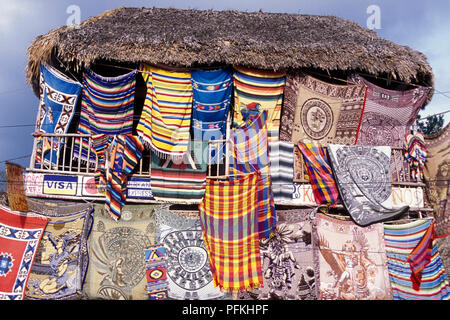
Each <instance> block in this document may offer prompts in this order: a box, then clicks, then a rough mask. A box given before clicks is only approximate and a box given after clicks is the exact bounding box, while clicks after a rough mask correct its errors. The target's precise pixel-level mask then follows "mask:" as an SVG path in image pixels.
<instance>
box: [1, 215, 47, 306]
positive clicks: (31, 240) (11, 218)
mask: <svg viewBox="0 0 450 320" xmlns="http://www.w3.org/2000/svg"><path fill="white" fill-rule="evenodd" d="M47 222H48V218H47V217H44V216H40V215H37V214H33V213H26V214H25V213H20V212H17V211H11V210H9V209H8V208H6V207H0V300H23V298H24V294H25V288H26V286H27V282H28V277H29V275H30V270H31V268H32V267H33V262H34V259H35V256H36V252H37V248H38V246H39V243H40V241H41V238H42V235H43V234H44V229H45V227H46V225H47Z"/></svg>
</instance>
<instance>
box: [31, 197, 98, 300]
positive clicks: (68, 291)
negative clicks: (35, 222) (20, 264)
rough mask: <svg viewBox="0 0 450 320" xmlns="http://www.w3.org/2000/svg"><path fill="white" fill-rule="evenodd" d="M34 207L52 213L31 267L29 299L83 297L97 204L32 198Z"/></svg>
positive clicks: (44, 214) (40, 212) (37, 210)
mask: <svg viewBox="0 0 450 320" xmlns="http://www.w3.org/2000/svg"><path fill="white" fill-rule="evenodd" d="M29 203H30V209H31V210H32V211H33V212H36V213H39V214H41V215H43V216H46V217H48V219H49V221H48V225H47V227H46V229H45V231H44V235H43V237H42V240H41V243H40V244H39V248H38V254H37V255H36V258H35V260H34V264H33V268H32V269H31V273H30V278H29V281H28V285H27V290H26V292H25V298H26V299H33V300H34V299H37V300H73V299H81V298H82V288H83V284H84V280H85V276H86V271H87V268H88V264H89V256H88V248H87V242H88V238H89V234H90V232H91V228H92V223H93V217H92V213H93V211H94V208H93V207H92V205H91V204H80V203H75V202H67V201H51V200H40V199H29Z"/></svg>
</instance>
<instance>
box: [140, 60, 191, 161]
mask: <svg viewBox="0 0 450 320" xmlns="http://www.w3.org/2000/svg"><path fill="white" fill-rule="evenodd" d="M140 71H141V72H142V77H143V78H144V81H145V82H146V84H147V94H146V96H145V102H144V107H143V109H142V114H141V118H140V119H139V123H138V125H137V128H136V130H137V133H138V134H139V135H140V136H141V138H142V139H143V141H144V143H146V144H148V145H149V146H150V147H151V148H152V149H153V151H154V152H155V153H158V154H159V156H160V157H167V156H181V155H183V154H184V153H185V152H186V151H187V149H188V146H189V130H190V126H191V115H192V94H193V93H192V83H191V74H190V72H189V71H171V70H166V69H161V68H156V67H152V66H148V65H145V64H142V65H141V67H140Z"/></svg>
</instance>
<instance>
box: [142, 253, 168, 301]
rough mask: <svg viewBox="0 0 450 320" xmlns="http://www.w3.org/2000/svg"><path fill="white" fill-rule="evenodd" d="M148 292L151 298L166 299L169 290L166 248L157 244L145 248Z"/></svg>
mask: <svg viewBox="0 0 450 320" xmlns="http://www.w3.org/2000/svg"><path fill="white" fill-rule="evenodd" d="M145 261H146V277H147V293H148V296H149V298H150V300H165V299H167V292H168V290H169V283H168V281H167V263H166V250H165V248H164V246H163V245H161V244H156V245H154V246H151V247H150V248H148V249H145Z"/></svg>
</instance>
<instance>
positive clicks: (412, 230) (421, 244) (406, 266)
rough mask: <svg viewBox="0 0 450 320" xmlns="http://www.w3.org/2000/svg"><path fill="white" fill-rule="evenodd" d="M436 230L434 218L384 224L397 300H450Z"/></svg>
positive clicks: (391, 278)
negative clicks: (435, 237) (434, 233)
mask: <svg viewBox="0 0 450 320" xmlns="http://www.w3.org/2000/svg"><path fill="white" fill-rule="evenodd" d="M433 232H434V223H433V220H432V219H419V220H416V221H413V222H409V223H405V224H385V225H384V241H385V244H386V253H387V258H388V263H387V266H388V270H389V277H390V281H391V286H392V292H393V295H394V300H450V287H449V282H448V279H447V275H446V272H445V268H444V265H443V264H442V260H441V257H440V254H439V251H438V250H437V246H436V243H435V239H434V236H433Z"/></svg>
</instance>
